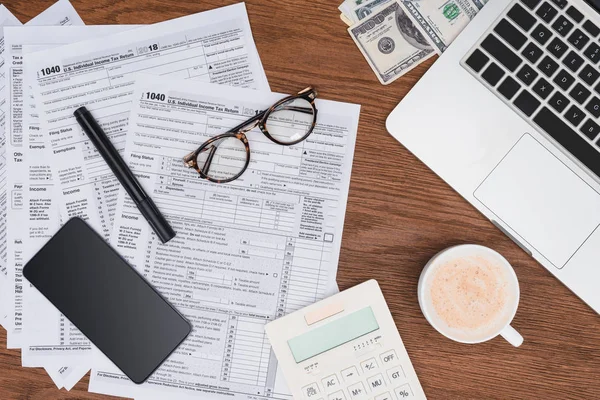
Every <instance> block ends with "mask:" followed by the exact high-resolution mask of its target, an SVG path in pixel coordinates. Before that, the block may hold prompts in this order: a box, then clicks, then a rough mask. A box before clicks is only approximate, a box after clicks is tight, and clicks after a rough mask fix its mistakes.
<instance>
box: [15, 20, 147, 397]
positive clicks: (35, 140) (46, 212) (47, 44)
mask: <svg viewBox="0 0 600 400" xmlns="http://www.w3.org/2000/svg"><path fill="white" fill-rule="evenodd" d="M136 27H138V26H128V25H118V26H116V25H102V26H69V27H21V28H14V29H9V30H7V34H6V35H7V43H10V44H11V46H12V47H15V48H17V49H19V50H20V52H21V53H22V54H29V53H31V52H34V51H40V50H45V49H48V48H55V47H57V46H59V45H62V44H67V43H72V42H75V41H78V40H86V39H89V38H97V37H102V36H107V35H110V34H114V33H117V32H123V31H126V30H129V29H133V28H136ZM41 43H43V44H41ZM26 68H27V66H26ZM24 86H25V87H23V94H24V96H23V98H24V99H25V101H24V103H23V110H24V111H23V134H22V145H23V146H22V147H23V148H24V149H26V151H25V152H24V153H25V156H26V157H24V158H23V161H22V162H21V163H20V166H19V168H18V169H17V170H15V171H11V174H10V175H11V179H12V182H15V186H16V185H18V186H20V187H21V190H22V193H23V195H22V198H23V201H22V205H21V207H20V208H15V209H10V210H9V217H13V221H20V226H22V227H23V229H22V238H21V243H22V244H21V246H20V248H19V250H20V252H21V258H22V260H23V264H26V263H27V262H28V261H29V259H30V258H31V257H32V256H33V255H34V254H35V253H36V252H37V251H38V250H39V249H40V248H41V247H42V246H43V245H44V244H45V243H46V241H47V240H48V239H49V238H50V237H51V236H52V235H53V234H54V233H55V232H56V231H57V230H58V228H59V226H60V217H59V212H58V204H57V202H56V198H57V197H56V196H55V193H54V185H53V179H52V178H53V177H52V174H51V173H50V164H49V161H48V160H49V157H48V153H47V151H46V147H47V146H46V141H45V139H44V135H43V133H42V131H40V129H39V121H38V115H37V113H36V111H37V110H36V109H35V105H34V99H33V95H32V93H31V88H30V87H29V85H24ZM9 187H12V184H11V185H10V186H9ZM11 206H12V203H11ZM9 224H10V220H9ZM10 226H12V225H10ZM10 232H12V229H11V231H10ZM11 254H12V253H11ZM20 283H21V282H20ZM22 284H23V317H22V318H23V330H22V332H23V333H22V335H21V336H22V343H21V344H22V350H21V356H22V365H23V366H25V367H41V366H47V365H49V364H51V365H61V364H62V363H63V362H66V361H65V360H67V359H65V358H64V355H65V354H69V355H73V357H69V358H70V359H69V360H68V361H69V363H70V364H71V365H76V364H77V363H81V365H82V366H81V369H84V371H83V372H82V373H80V374H79V375H83V374H85V372H87V370H89V367H90V362H91V345H90V343H89V341H88V340H87V339H86V338H85V337H84V336H83V335H82V334H81V333H80V332H79V331H78V330H77V329H76V328H75V327H74V326H73V325H72V324H70V322H69V321H68V320H66V318H65V317H64V316H63V315H62V314H60V313H59V312H58V310H56V308H55V307H54V306H53V305H52V304H50V303H49V302H48V301H47V300H46V299H45V298H44V297H43V296H42V295H41V294H40V293H39V292H38V291H37V290H36V289H35V288H34V287H32V286H31V285H30V284H28V283H27V282H26V281H24V282H22ZM76 354H78V355H79V356H78V357H75V356H74V355H76ZM63 365H64V364H63ZM73 369H74V368H71V369H69V370H66V371H68V372H69V375H68V376H69V377H70V379H73V377H74V376H75V375H76V374H75V375H71V374H70V371H72V370H73ZM51 376H58V377H64V376H65V370H64V369H63V368H62V367H61V368H60V374H59V371H58V370H57V371H56V373H55V374H51ZM56 383H57V384H58V382H56ZM75 383H76V382H75ZM75 383H72V385H74V384H75ZM72 385H71V386H72ZM64 386H65V387H68V386H69V382H66V383H65V385H64Z"/></svg>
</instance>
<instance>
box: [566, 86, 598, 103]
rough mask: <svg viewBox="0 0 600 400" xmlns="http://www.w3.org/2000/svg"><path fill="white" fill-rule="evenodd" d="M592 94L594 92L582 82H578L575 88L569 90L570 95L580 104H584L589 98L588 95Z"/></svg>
mask: <svg viewBox="0 0 600 400" xmlns="http://www.w3.org/2000/svg"><path fill="white" fill-rule="evenodd" d="M590 94H592V92H590V91H589V90H588V89H587V88H586V87H585V86H583V85H582V84H581V83H577V85H575V86H574V87H573V89H572V90H571V91H570V92H569V96H571V98H572V99H573V100H575V101H576V102H578V103H579V104H583V103H584V102H585V101H586V100H587V99H588V97H590Z"/></svg>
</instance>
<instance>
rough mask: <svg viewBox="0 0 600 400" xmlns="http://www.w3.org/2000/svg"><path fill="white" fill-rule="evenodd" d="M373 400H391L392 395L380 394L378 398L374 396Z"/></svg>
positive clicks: (388, 393) (387, 393)
mask: <svg viewBox="0 0 600 400" xmlns="http://www.w3.org/2000/svg"><path fill="white" fill-rule="evenodd" d="M375 400H392V395H391V394H390V392H385V393H381V394H380V395H378V396H375Z"/></svg>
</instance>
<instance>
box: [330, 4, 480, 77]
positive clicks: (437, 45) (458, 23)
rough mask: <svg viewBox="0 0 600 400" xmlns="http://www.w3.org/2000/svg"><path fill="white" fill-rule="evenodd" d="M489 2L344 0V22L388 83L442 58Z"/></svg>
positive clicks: (368, 59) (368, 58)
mask: <svg viewBox="0 0 600 400" xmlns="http://www.w3.org/2000/svg"><path fill="white" fill-rule="evenodd" d="M487 2H488V0H345V1H344V2H343V3H342V4H341V5H340V6H339V9H340V11H341V12H342V14H341V15H340V18H341V19H342V21H344V22H345V23H346V24H347V25H348V26H349V28H348V32H349V33H350V36H351V37H352V39H353V40H354V42H355V43H356V45H357V46H358V48H359V49H360V51H361V53H362V54H363V55H364V56H365V58H366V59H367V62H368V63H369V65H370V66H371V68H372V69H373V71H374V72H375V75H377V78H378V79H379V81H380V82H381V83H382V84H384V85H387V84H389V83H391V82H393V81H395V80H396V79H398V78H400V77H401V76H402V75H404V74H405V73H407V72H408V71H410V70H411V69H413V68H414V67H416V66H417V65H419V64H420V63H422V62H423V61H425V60H427V59H429V58H430V57H433V56H434V55H435V54H442V53H443V52H444V50H446V48H447V47H448V46H449V45H450V43H452V41H453V40H454V38H455V37H456V36H458V34H459V33H460V32H461V31H462V30H463V29H464V27H465V26H467V24H468V23H469V21H471V20H472V19H473V18H474V17H475V15H476V14H477V13H478V12H479V10H481V9H482V8H483V6H484V5H485V4H486V3H487Z"/></svg>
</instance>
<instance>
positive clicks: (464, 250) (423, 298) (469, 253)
mask: <svg viewBox="0 0 600 400" xmlns="http://www.w3.org/2000/svg"><path fill="white" fill-rule="evenodd" d="M474 256H475V257H483V258H485V259H487V260H489V261H490V262H492V263H494V264H495V265H499V266H501V267H502V268H504V269H505V272H506V273H505V274H504V275H505V277H506V279H507V287H508V288H509V292H510V293H509V296H516V298H515V297H513V298H512V299H511V304H512V306H511V308H512V309H509V310H507V312H505V313H504V314H503V315H502V316H501V317H502V318H503V321H501V323H500V321H498V324H497V326H498V327H499V328H498V329H496V330H492V331H490V332H489V334H486V336H485V337H479V338H477V339H465V338H464V337H462V338H461V337H459V336H458V335H456V334H453V332H451V329H449V328H448V327H447V326H445V324H444V323H443V322H442V321H441V320H440V318H439V317H437V316H436V315H437V314H436V312H435V310H434V308H433V305H432V301H431V293H430V287H431V278H432V274H433V273H434V272H435V271H436V269H437V268H438V267H439V266H441V265H443V264H444V262H447V261H450V260H452V259H456V258H461V257H474ZM519 293H520V292H519V281H518V279H517V274H515V270H514V269H513V267H512V266H511V265H510V263H509V262H508V261H507V260H506V259H505V258H504V257H502V256H501V255H500V254H499V253H497V252H496V251H494V250H492V249H490V248H487V247H484V246H479V245H474V244H465V245H459V246H454V247H450V248H447V249H446V250H443V251H441V252H439V253H438V254H436V255H435V256H434V257H433V258H432V259H431V260H429V262H428V263H427V265H425V268H423V272H421V277H420V278H419V287H418V297H419V305H420V306H421V311H422V312H423V315H424V316H425V318H426V319H427V321H428V322H429V323H430V324H431V326H433V327H434V328H435V329H436V330H437V331H438V332H440V333H441V334H442V335H444V336H446V337H447V338H449V339H452V340H455V341H457V342H461V343H482V342H486V341H488V340H490V339H492V338H494V337H496V336H498V335H501V336H502V337H503V338H504V339H506V340H507V341H508V342H509V343H510V344H512V345H513V346H515V347H519V346H520V345H521V344H522V343H523V336H521V335H520V334H519V332H517V331H516V330H515V329H514V328H513V327H512V326H510V323H511V321H512V320H513V318H514V316H515V314H516V313H517V308H518V305H519ZM513 300H514V301H513ZM509 306H510V305H509Z"/></svg>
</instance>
